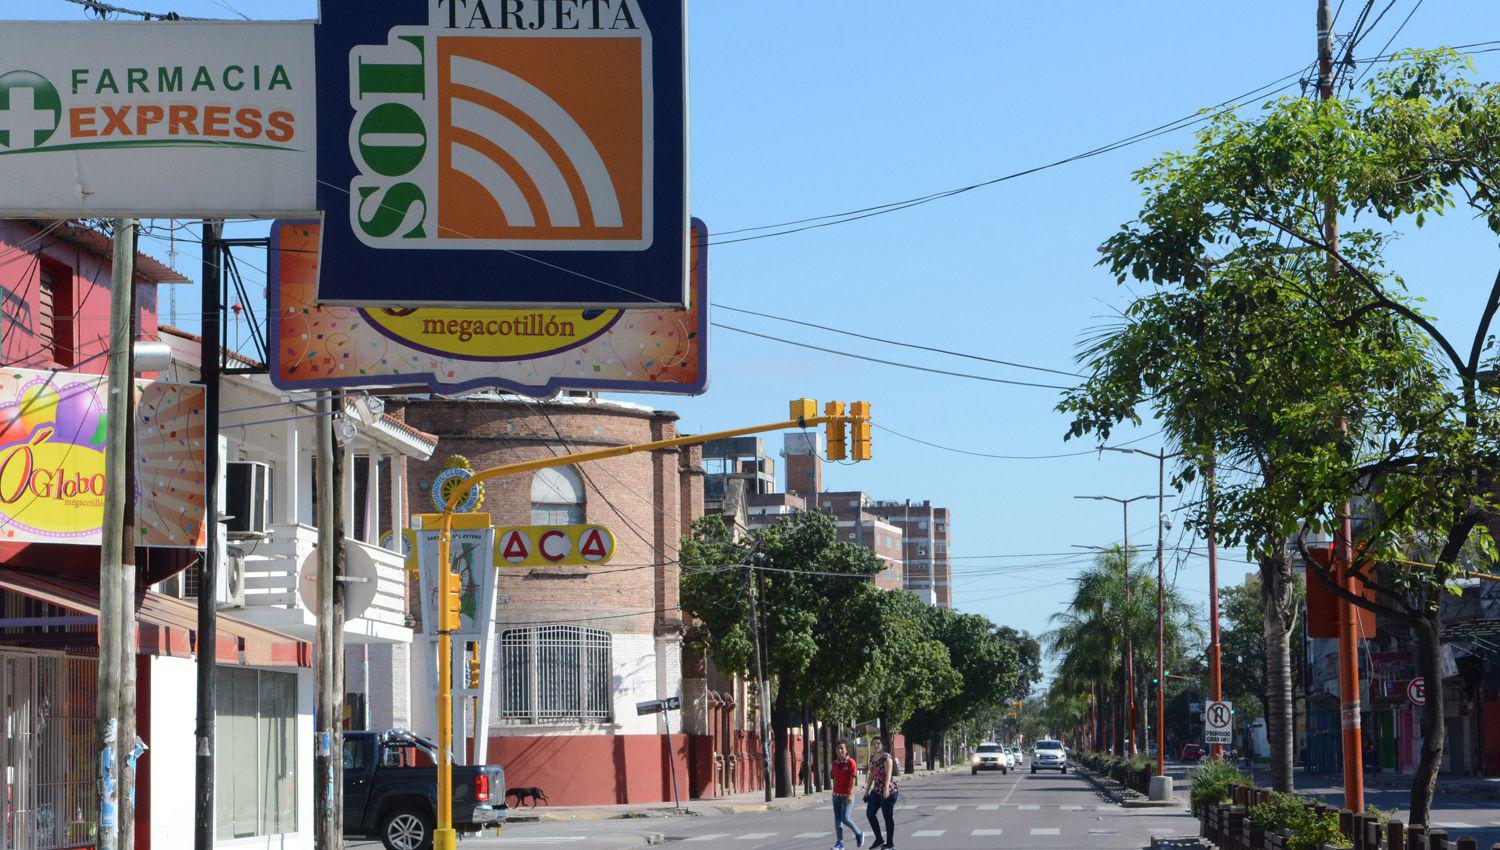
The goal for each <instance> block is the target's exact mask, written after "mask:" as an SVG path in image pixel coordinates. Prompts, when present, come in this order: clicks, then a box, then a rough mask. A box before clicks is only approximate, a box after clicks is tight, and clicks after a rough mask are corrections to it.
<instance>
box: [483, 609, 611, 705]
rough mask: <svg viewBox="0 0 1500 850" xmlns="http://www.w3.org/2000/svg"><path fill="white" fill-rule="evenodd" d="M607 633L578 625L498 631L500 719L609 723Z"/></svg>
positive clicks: (608, 654)
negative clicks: (499, 632)
mask: <svg viewBox="0 0 1500 850" xmlns="http://www.w3.org/2000/svg"><path fill="white" fill-rule="evenodd" d="M610 655H611V653H610V636H609V632H606V631H603V630H601V629H585V628H581V627H579V626H537V627H535V628H526V629H506V630H505V631H504V632H502V633H501V635H500V676H499V682H498V683H497V684H498V686H499V688H500V700H499V703H500V722H502V723H515V724H522V723H608V722H609V721H610V720H611V719H612V718H613V716H614V711H613V701H612V699H611V696H612V695H611V690H612V688H611V685H610V676H611V673H612V668H611V666H610V665H611V660H610Z"/></svg>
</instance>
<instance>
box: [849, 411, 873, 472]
mask: <svg viewBox="0 0 1500 850" xmlns="http://www.w3.org/2000/svg"><path fill="white" fill-rule="evenodd" d="M849 417H850V422H849V432H850V435H851V437H852V439H851V440H850V452H849V454H850V456H851V457H853V458H854V459H855V460H869V459H870V403H869V402H868V401H856V402H855V403H854V404H852V405H850V406H849Z"/></svg>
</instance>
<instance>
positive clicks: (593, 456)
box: [433, 398, 870, 850]
mask: <svg viewBox="0 0 1500 850" xmlns="http://www.w3.org/2000/svg"><path fill="white" fill-rule="evenodd" d="M816 425H824V426H827V436H828V458H829V460H843V459H844V457H845V451H846V448H845V447H846V446H848V449H847V451H848V454H849V457H851V458H852V459H854V460H869V459H870V405H869V402H863V401H857V402H855V403H854V404H852V405H850V410H849V413H847V414H846V413H845V412H844V404H843V403H842V402H837V401H831V402H829V403H828V405H827V407H826V408H825V409H824V413H823V414H822V415H819V414H818V403H817V402H815V401H813V400H812V399H808V398H800V399H796V400H795V401H793V402H792V403H791V417H790V418H789V419H786V420H783V421H781V422H771V423H768V424H765V425H752V426H750V427H748V428H734V429H732V430H729V431H716V432H714V433H711V434H695V435H692V436H688V437H677V438H675V439H671V440H656V441H655V442H650V443H636V444H634V445H629V446H615V447H613V448H608V449H596V450H594V451H588V452H578V453H576V454H571V455H557V456H554V457H545V458H538V459H536V460H527V461H521V462H520V463H508V464H504V465H503V466H496V467H492V468H490V469H485V470H481V471H479V472H476V473H474V475H473V476H472V477H470V478H468V479H466V480H464V481H463V482H462V483H461V484H459V485H458V486H457V487H455V488H453V492H452V493H451V494H449V496H448V503H447V504H446V505H444V506H443V517H442V520H441V522H440V524H439V526H438V582H437V588H438V605H437V606H436V607H437V614H438V647H437V651H438V677H437V679H438V680H437V690H438V693H437V715H438V717H437V720H438V740H437V750H438V752H437V785H438V787H437V792H438V793H437V809H438V810H437V829H436V830H435V831H434V833H433V850H456V848H457V846H458V834H457V833H456V832H454V831H453V759H452V757H451V753H450V750H451V749H452V747H453V632H455V631H458V628H459V616H458V600H459V599H460V598H461V595H462V587H461V584H460V580H459V577H458V576H457V575H456V574H454V572H453V569H452V563H453V558H452V554H451V546H452V542H453V517H454V510H455V509H456V508H457V506H458V505H459V504H460V503H461V502H463V500H464V497H465V496H467V495H468V493H469V491H470V490H472V489H473V488H475V487H477V486H478V485H480V484H481V483H483V482H485V481H489V480H491V479H494V478H501V477H504V476H507V475H520V474H522V473H525V472H535V471H537V470H539V469H548V468H550V467H555V466H569V465H571V464H575V463H585V462H587V461H594V460H606V459H608V458H613V457H621V456H623V455H631V454H638V453H640V452H654V451H659V450H661V449H674V448H680V447H682V446H692V445H697V444H699V443H706V442H708V441H710V440H722V439H726V438H729V437H744V436H748V435H750V434H763V433H765V432H767V431H785V430H788V429H791V428H808V427H812V426H816ZM846 428H848V430H849V431H851V432H852V433H851V435H850V436H852V438H853V439H852V440H848V441H846V437H845V429H846ZM475 734H476V735H477V734H484V731H483V730H475Z"/></svg>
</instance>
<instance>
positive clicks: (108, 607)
mask: <svg viewBox="0 0 1500 850" xmlns="http://www.w3.org/2000/svg"><path fill="white" fill-rule="evenodd" d="M134 229H135V219H130V218H117V219H115V221H114V256H113V263H112V267H111V270H110V305H109V365H108V367H107V373H108V388H109V402H108V406H107V410H108V411H109V413H110V415H109V416H107V417H105V432H104V519H103V529H102V534H101V536H100V540H99V694H98V697H97V701H96V704H95V706H96V710H97V717H96V724H97V729H98V736H99V742H100V750H99V770H98V773H97V774H96V778H95V783H96V786H97V789H98V796H99V832H98V836H97V838H98V847H99V850H115V848H116V847H117V846H118V844H117V842H118V838H119V800H120V797H119V793H120V788H119V775H118V773H119V765H118V762H117V758H118V747H117V742H118V740H119V732H120V729H119V724H120V656H121V655H122V653H123V651H124V650H123V647H124V642H125V634H124V624H123V623H122V622H121V612H122V611H123V610H124V603H123V602H122V601H121V598H120V593H121V584H122V579H121V576H122V575H123V573H124V546H123V543H124V539H125V533H124V523H125V502H126V500H127V499H129V498H130V495H129V494H128V493H127V492H126V490H125V486H126V480H125V477H126V473H125V470H126V468H127V467H128V465H129V464H130V460H131V456H132V452H131V451H130V446H129V433H130V432H129V422H130V415H129V411H130V407H129V405H128V404H127V403H126V402H125V397H126V396H127V395H128V394H129V393H130V392H131V389H132V388H131V381H130V345H131V338H130V336H131V334H130V331H131V327H132V326H133V324H134V323H133V318H134V312H135V304H134V298H132V295H133V294H134V286H133V283H134V281H135V271H134V268H133V265H134V260H135V255H134V253H133V252H132V250H131V245H132V242H131V239H130V234H131V232H132V231H133V230H134Z"/></svg>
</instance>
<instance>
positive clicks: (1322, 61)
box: [1318, 0, 1365, 812]
mask: <svg viewBox="0 0 1500 850" xmlns="http://www.w3.org/2000/svg"><path fill="white" fill-rule="evenodd" d="M1332 99H1333V9H1332V8H1331V7H1330V3H1329V0H1318V100H1319V101H1322V102H1325V103H1326V102H1327V101H1329V100H1332ZM1338 212H1339V206H1338V200H1337V199H1336V198H1335V197H1334V187H1333V186H1328V187H1326V189H1325V192H1324V196H1323V242H1324V244H1326V245H1327V246H1328V282H1329V284H1330V285H1331V284H1333V283H1335V282H1336V281H1337V280H1338V274H1339V261H1338V259H1337V258H1336V257H1335V256H1334V253H1335V252H1337V251H1338V247H1339V221H1338ZM1339 427H1340V428H1341V429H1343V430H1345V431H1347V430H1348V427H1349V425H1348V422H1347V421H1345V420H1340V422H1339ZM1338 521H1339V530H1338V534H1336V535H1334V538H1333V572H1334V580H1335V581H1337V582H1339V583H1340V586H1342V587H1343V588H1344V589H1345V590H1347V591H1349V593H1351V594H1354V595H1356V596H1357V595H1359V594H1360V593H1361V588H1360V587H1359V586H1358V585H1357V584H1356V583H1355V580H1354V577H1353V573H1354V569H1353V557H1352V553H1351V551H1350V550H1351V547H1352V542H1353V538H1354V529H1353V524H1352V523H1351V522H1350V518H1349V503H1348V501H1345V502H1344V509H1343V510H1342V511H1341V512H1340V513H1339V517H1338ZM1336 604H1337V605H1338V619H1339V623H1338V625H1339V637H1338V643H1339V703H1340V709H1341V710H1340V717H1341V721H1342V722H1341V724H1340V725H1341V726H1342V727H1343V739H1344V741H1343V743H1344V808H1346V809H1348V810H1349V811H1351V812H1363V811H1364V810H1365V784H1364V783H1365V773H1364V753H1363V751H1362V749H1361V747H1362V746H1363V742H1362V741H1361V740H1360V738H1361V731H1360V728H1359V724H1360V718H1359V715H1360V704H1359V638H1358V636H1357V633H1356V631H1355V623H1354V619H1355V612H1354V604H1353V603H1351V602H1348V601H1346V600H1345V599H1343V598H1340V599H1339V600H1338V601H1337V603H1336Z"/></svg>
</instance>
